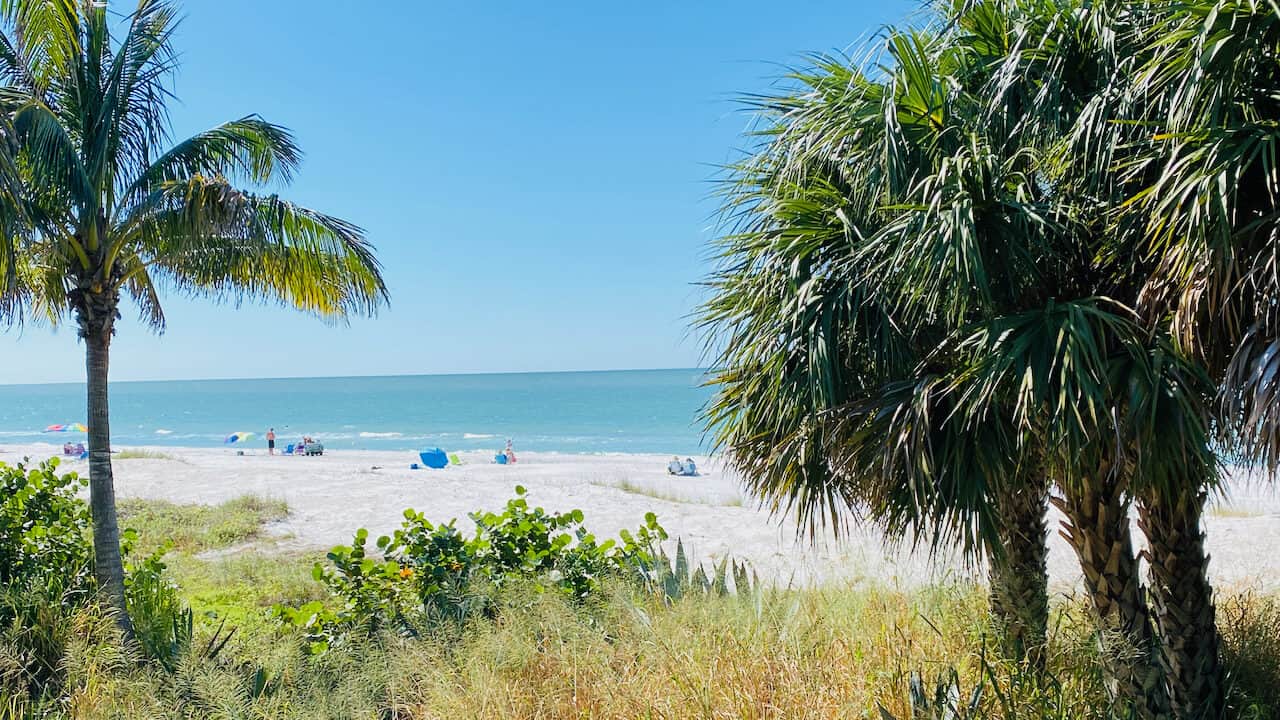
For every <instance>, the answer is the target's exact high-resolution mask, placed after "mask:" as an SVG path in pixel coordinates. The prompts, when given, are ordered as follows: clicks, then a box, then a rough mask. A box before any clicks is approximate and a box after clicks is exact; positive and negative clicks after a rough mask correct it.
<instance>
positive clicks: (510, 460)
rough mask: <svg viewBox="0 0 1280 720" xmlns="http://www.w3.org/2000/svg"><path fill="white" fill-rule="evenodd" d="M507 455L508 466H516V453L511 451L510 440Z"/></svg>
mask: <svg viewBox="0 0 1280 720" xmlns="http://www.w3.org/2000/svg"><path fill="white" fill-rule="evenodd" d="M505 454H506V456H507V464H508V465H514V464H515V462H516V451H515V450H512V449H511V441H510V440H508V441H507V449H506V452H505Z"/></svg>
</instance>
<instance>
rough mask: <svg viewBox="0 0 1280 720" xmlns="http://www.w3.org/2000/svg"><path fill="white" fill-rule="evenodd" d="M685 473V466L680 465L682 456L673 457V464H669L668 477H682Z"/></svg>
mask: <svg viewBox="0 0 1280 720" xmlns="http://www.w3.org/2000/svg"><path fill="white" fill-rule="evenodd" d="M683 472H684V465H681V464H680V456H678V455H673V456H671V462H669V463H667V474H668V475H680V474H681V473H683Z"/></svg>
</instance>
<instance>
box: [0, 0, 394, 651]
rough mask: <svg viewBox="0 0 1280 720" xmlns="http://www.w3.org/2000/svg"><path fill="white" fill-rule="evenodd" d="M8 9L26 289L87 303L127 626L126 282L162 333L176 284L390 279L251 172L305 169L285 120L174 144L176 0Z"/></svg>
mask: <svg viewBox="0 0 1280 720" xmlns="http://www.w3.org/2000/svg"><path fill="white" fill-rule="evenodd" d="M3 10H4V22H5V26H4V28H3V30H4V32H3V33H2V34H0V77H2V78H3V82H4V88H3V89H0V104H2V105H3V110H4V113H5V117H6V118H7V120H8V122H10V123H11V124H12V127H13V135H12V138H13V143H14V145H15V153H16V157H17V158H18V166H19V169H20V171H21V175H22V180H23V184H24V193H23V198H24V203H23V205H24V208H23V210H24V215H25V217H26V219H27V222H28V224H29V225H28V227H29V232H27V233H26V237H25V239H24V242H23V251H22V255H23V258H24V263H25V265H24V266H29V272H28V273H27V276H26V281H27V284H26V289H25V292H26V293H27V297H28V298H34V299H36V300H38V303H39V307H40V308H43V309H44V310H45V311H46V312H47V313H48V314H49V315H50V318H51V319H52V320H54V321H58V320H59V319H61V318H63V317H67V316H70V317H72V318H74V320H75V322H76V324H77V326H78V330H79V336H80V338H81V339H82V340H83V342H84V345H85V356H86V372H87V386H88V393H87V403H88V418H87V419H88V424H89V453H90V457H89V476H90V494H91V500H90V502H91V506H92V511H93V541H94V542H93V544H94V557H95V565H94V571H95V574H96V576H97V579H98V582H99V585H100V587H101V590H102V592H103V593H104V595H105V597H106V599H107V600H108V601H109V602H110V604H111V605H112V606H113V607H114V609H115V610H116V611H117V613H118V618H119V620H120V622H121V624H122V626H123V628H124V629H125V631H126V633H127V632H129V630H130V626H129V618H128V615H127V613H126V612H125V601H124V586H123V569H122V564H121V558H120V544H119V531H118V526H117V520H116V511H115V499H114V489H113V482H112V472H111V434H110V416H109V413H108V384H107V379H108V369H109V357H110V347H111V338H112V336H113V334H114V332H115V322H116V320H117V318H118V317H119V314H120V313H119V309H120V303H121V298H122V295H126V296H128V297H129V298H131V299H132V300H133V301H134V303H136V305H137V306H138V307H139V308H140V310H141V313H142V318H143V320H144V321H145V322H146V323H148V324H149V325H150V326H151V327H153V328H155V329H156V330H161V329H163V327H164V313H163V310H162V307H161V302H160V294H161V291H162V290H163V289H166V288H170V289H173V290H176V291H178V292H181V293H185V294H190V295H197V296H205V297H211V298H214V299H232V300H237V301H238V300H240V299H243V298H262V299H273V300H276V301H279V302H280V303H282V304H284V305H288V306H292V307H295V308H298V309H301V310H304V311H307V312H311V313H314V314H317V315H320V316H324V317H343V316H345V315H347V314H349V313H364V312H372V311H373V310H375V308H376V307H377V306H378V305H379V304H380V303H381V302H382V301H383V300H384V299H385V295H386V291H385V286H384V284H383V281H382V279H381V277H380V270H379V265H378V262H377V260H376V259H375V258H374V256H373V253H372V249H371V247H370V246H369V245H368V244H367V243H366V242H365V240H364V238H363V235H362V233H361V231H360V229H359V228H357V227H355V226H354V225H351V224H350V223H347V222H345V221H342V220H339V219H337V218H333V217H330V216H327V215H324V214H322V213H319V212H316V211H313V210H309V209H307V208H303V207H299V206H297V205H294V204H292V203H289V202H286V201H284V200H282V199H280V198H279V197H278V196H276V195H261V194H254V193H252V192H249V191H246V190H244V189H242V188H241V187H240V186H239V185H238V184H237V183H238V182H247V183H250V184H262V183H267V182H271V181H288V180H289V179H290V178H291V177H292V175H293V173H294V172H295V170H296V169H297V167H298V163H299V160H300V152H299V150H298V148H297V146H296V145H295V144H294V141H293V138H292V137H291V136H290V134H289V133H288V132H287V131H286V130H284V129H283V128H281V127H279V126H277V125H272V124H270V123H268V122H266V121H264V120H262V119H260V118H257V117H247V118H243V119H241V120H236V121H232V122H228V123H226V124H223V125H220V126H218V127H216V128H214V129H212V130H209V131H206V132H202V133H200V134H197V135H195V136H193V137H191V138H188V139H186V140H183V141H181V142H178V143H176V144H172V145H168V123H167V114H166V101H167V100H168V99H169V97H170V95H169V92H168V91H167V89H166V86H165V83H166V82H167V81H168V79H169V77H170V75H171V73H172V71H173V70H174V65H175V55H174V49H173V47H172V44H171V38H172V33H173V30H174V27H175V25H176V10H175V6H174V4H173V2H170V1H169V0H138V3H137V6H136V8H135V9H134V10H133V12H132V13H131V14H130V15H129V16H127V17H126V18H123V19H122V20H120V19H113V18H112V17H111V16H109V15H108V12H107V8H106V3H104V2H89V1H88V0H83V1H82V0H9V1H7V2H5V3H3ZM114 29H119V30H121V31H122V35H121V37H119V39H118V40H117V39H116V38H115V37H114V36H113V30H114ZM13 295H14V294H13V293H10V294H8V295H7V297H13Z"/></svg>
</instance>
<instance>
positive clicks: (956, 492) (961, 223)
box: [700, 32, 1048, 663]
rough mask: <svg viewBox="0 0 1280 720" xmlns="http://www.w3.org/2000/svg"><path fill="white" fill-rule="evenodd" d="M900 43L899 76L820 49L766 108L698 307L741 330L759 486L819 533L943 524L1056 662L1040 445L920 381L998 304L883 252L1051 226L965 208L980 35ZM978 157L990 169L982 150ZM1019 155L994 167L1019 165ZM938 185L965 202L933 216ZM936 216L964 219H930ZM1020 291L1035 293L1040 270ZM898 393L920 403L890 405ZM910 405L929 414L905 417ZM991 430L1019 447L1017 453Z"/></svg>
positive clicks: (721, 413) (1015, 630) (734, 379)
mask: <svg viewBox="0 0 1280 720" xmlns="http://www.w3.org/2000/svg"><path fill="white" fill-rule="evenodd" d="M886 44H887V46H888V50H887V53H886V54H887V57H888V60H889V62H890V63H891V64H890V65H889V66H888V68H887V70H886V74H885V77H884V79H882V80H877V81H873V80H871V79H869V78H868V77H867V76H866V75H864V74H863V73H861V72H860V71H859V70H858V69H857V67H856V66H854V65H851V64H850V63H848V62H847V61H844V60H843V59H833V58H817V59H816V64H817V67H816V69H815V70H814V71H811V72H800V73H795V74H794V75H793V76H792V79H793V80H795V81H798V82H799V83H800V84H801V90H800V91H799V92H796V93H792V94H784V95H780V96H777V97H760V98H754V99H753V100H752V105H753V106H754V107H755V108H756V109H757V110H759V111H761V113H762V114H763V115H765V116H766V117H767V118H769V124H768V125H766V126H765V127H764V129H763V130H762V131H761V134H762V135H763V136H764V137H765V139H766V140H767V142H766V144H765V146H764V147H763V148H762V150H761V151H760V153H759V154H758V155H757V156H755V157H753V158H751V159H749V160H747V161H745V162H743V163H741V164H739V165H737V166H735V167H734V168H732V169H731V182H730V183H729V184H728V185H727V186H726V193H725V216H726V219H727V220H728V222H729V223H730V224H731V225H733V226H734V228H733V230H732V231H731V232H730V233H728V234H727V235H726V236H725V238H724V239H723V240H722V245H721V257H722V260H723V264H722V267H721V269H720V271H719V272H718V273H717V274H716V275H715V276H714V277H713V278H712V280H711V283H710V285H711V287H712V289H713V294H712V296H711V298H710V299H709V300H708V302H707V303H706V304H705V305H704V306H703V308H702V313H701V318H700V319H701V323H702V325H703V327H704V328H705V329H707V330H709V331H710V334H711V335H712V336H713V337H716V338H722V339H723V342H724V346H723V349H722V351H721V352H720V354H719V357H718V358H717V361H716V362H715V363H714V364H715V365H716V366H717V367H718V368H720V370H719V371H718V374H717V375H716V377H715V378H714V380H713V383H714V384H715V385H717V387H718V389H719V392H718V394H717V396H716V399H715V400H714V401H713V403H712V404H711V405H710V406H709V408H708V413H707V419H708V422H709V426H710V427H711V428H712V430H713V432H714V433H715V437H716V441H717V443H718V444H719V445H720V446H721V447H723V448H724V449H725V450H726V451H727V454H728V456H729V458H730V459H731V460H732V461H733V462H734V463H735V464H736V465H737V466H738V467H739V468H740V469H741V470H742V471H743V474H744V476H745V477H747V478H748V482H750V483H752V484H753V487H754V490H755V492H756V493H757V494H759V495H760V496H762V497H763V498H765V499H766V501H767V502H769V503H770V505H771V506H772V507H773V509H774V510H775V511H776V510H783V509H786V510H794V511H796V512H797V513H798V514H799V515H800V517H801V518H802V519H803V520H806V521H808V525H809V527H810V528H811V529H812V528H813V527H815V526H816V525H819V524H825V523H828V522H829V523H831V524H833V525H834V526H835V527H836V528H837V529H839V527H840V518H841V517H843V516H844V512H845V511H846V509H847V508H850V507H854V508H860V509H862V510H864V511H866V512H869V513H870V515H871V516H872V518H873V519H875V520H877V521H879V522H880V523H882V524H883V525H884V526H885V527H886V528H887V529H888V530H889V531H890V533H891V534H892V535H896V536H902V537H905V536H914V537H917V538H920V537H922V536H930V537H932V541H931V542H932V544H933V546H934V547H935V548H936V547H937V546H939V545H943V544H949V543H950V542H951V541H952V540H955V541H959V542H961V543H962V545H963V546H964V548H965V550H966V552H968V553H969V554H972V555H978V554H983V555H985V556H986V557H988V558H989V559H990V561H991V580H992V582H991V585H992V608H993V610H994V611H995V612H996V614H997V622H998V624H1000V625H1001V626H1003V628H1004V629H1005V633H1004V637H1005V639H1006V642H1007V648H1008V649H1009V651H1010V653H1011V654H1012V655H1013V656H1015V657H1028V656H1031V657H1032V658H1033V659H1034V660H1035V662H1036V663H1039V662H1040V661H1041V660H1042V658H1041V657H1040V656H1039V654H1038V648H1039V647H1041V646H1043V644H1044V641H1045V632H1046V625H1047V615H1048V602H1047V592H1046V572H1045V555H1046V552H1045V539H1046V535H1047V531H1046V528H1045V520H1044V517H1045V509H1046V508H1045V498H1046V496H1047V475H1046V474H1045V468H1044V467H1043V466H1042V465H1041V464H1040V463H1039V462H1038V460H1037V459H1036V453H1034V452H1031V453H1028V454H1026V457H1025V461H1020V460H1019V459H1020V458H1021V457H1022V455H1023V454H1022V453H1021V450H1020V449H1018V448H1015V447H1013V446H1012V445H1010V444H1009V442H1008V440H1009V439H1010V437H1009V435H1008V434H1004V435H1003V436H1002V434H1001V433H994V434H990V435H984V434H983V433H973V432H971V431H969V430H970V429H966V430H965V431H963V432H962V431H961V427H960V425H959V424H958V423H946V422H941V423H939V422H938V421H939V420H942V419H943V418H945V417H946V413H944V412H941V411H937V412H931V411H930V401H929V399H928V395H929V394H928V393H927V392H926V393H925V394H924V395H923V396H916V395H913V393H912V392H911V390H912V389H915V388H924V387H929V378H928V377H920V376H919V373H921V372H925V373H926V374H929V373H933V372H935V371H937V370H939V369H945V368H947V367H949V365H948V361H949V360H948V358H947V357H945V356H944V355H943V354H939V353H936V352H934V351H933V350H934V348H936V347H937V346H938V345H939V343H941V342H943V341H944V340H945V339H946V337H947V336H948V333H949V332H951V329H952V328H954V327H956V325H957V324H958V323H963V322H968V321H970V320H972V319H973V317H975V316H977V315H981V314H982V313H983V312H986V310H984V309H983V308H982V307H980V306H981V305H982V302H983V301H987V302H990V301H992V299H991V298H960V297H951V298H947V299H946V303H947V304H945V305H944V306H941V307H938V306H932V307H925V306H924V304H921V303H917V302H916V298H915V297H914V296H913V293H914V291H915V290H916V289H917V288H918V287H920V286H915V287H912V286H910V285H903V284H901V283H900V281H901V280H903V279H905V278H907V277H908V276H913V277H918V276H914V275H913V273H914V272H915V271H926V272H927V271H930V270H932V269H933V268H937V267H939V265H935V264H932V263H931V262H928V261H930V260H932V259H935V258H936V256H932V255H927V254H926V255H921V256H919V258H918V260H924V261H926V262H924V263H920V262H918V263H917V264H916V265H915V266H914V267H913V268H912V269H910V270H907V271H903V270H901V269H894V268H886V267H884V266H883V265H882V264H881V263H882V261H883V260H884V259H885V258H884V248H886V247H889V246H891V245H893V244H894V243H896V242H899V241H901V240H902V239H903V238H904V237H910V236H914V235H916V234H918V233H929V232H935V231H941V232H944V233H947V238H948V239H950V240H954V239H956V238H957V237H958V236H960V235H965V234H969V235H968V237H969V239H972V234H973V233H976V234H977V235H978V236H979V237H986V236H987V235H989V234H991V233H1004V234H1006V235H1014V234H1019V233H1022V234H1025V233H1027V232H1030V233H1032V234H1034V233H1035V232H1036V230H1035V229H1034V227H1033V226H1037V225H1039V224H1040V223H1041V219H1040V218H1038V217H1037V215H1036V212H1035V208H1033V207H1032V206H1031V204H1028V203H1022V202H1020V201H1018V200H1016V199H1015V198H1013V196H1012V194H1010V195H1008V196H1005V197H1002V198H1000V199H999V200H996V201H995V202H992V203H990V204H989V206H987V207H983V208H981V209H979V210H978V212H977V214H976V215H975V214H972V213H971V214H969V215H967V216H966V215H965V213H964V212H963V211H962V210H960V209H959V204H961V203H964V202H968V201H972V199H973V198H972V197H970V196H969V195H967V194H966V193H967V191H969V190H971V189H973V188H971V187H956V186H954V184H953V183H955V182H956V178H959V183H961V184H963V183H965V182H966V181H968V180H972V179H974V177H975V175H974V174H973V173H979V174H980V173H982V172H985V171H988V170H990V169H991V168H989V167H987V166H984V165H983V164H982V162H981V161H986V160H989V159H990V157H989V156H988V155H985V154H984V153H986V152H987V151H988V150H990V148H988V147H987V146H986V145H984V144H983V143H980V142H979V143H976V147H975V142H974V138H972V137H971V136H969V135H968V134H967V133H966V131H965V129H964V123H965V122H966V120H967V118H969V117H970V116H971V113H972V112H973V111H974V110H975V109H976V106H975V105H974V101H973V98H971V97H969V96H968V95H967V94H965V93H960V94H953V93H951V92H949V89H948V88H949V86H951V85H954V84H961V85H962V86H967V87H974V86H978V85H980V83H981V81H982V80H981V76H982V68H981V58H980V57H979V56H980V55H981V53H982V52H983V51H982V50H979V49H976V48H977V47H978V46H977V44H976V43H975V44H970V45H964V46H961V48H960V49H959V50H956V49H955V48H954V47H948V46H946V45H945V44H944V43H943V42H942V39H941V38H940V37H936V36H933V35H931V34H928V33H897V32H895V33H890V35H889V36H888V40H887V43H886ZM944 48H945V49H944ZM886 118H888V119H890V121H889V122H886ZM970 151H974V152H973V154H970ZM975 156H981V157H980V158H979V159H980V161H979V162H974V163H971V162H968V161H969V160H973V159H974V158H975ZM957 157H958V158H961V160H960V162H959V163H956V162H953V159H954V158H957ZM1017 165H1018V160H1017V159H1014V160H1011V161H1010V166H1011V167H1010V168H998V169H997V170H998V172H999V171H1004V170H1009V171H1010V172H1012V173H1013V174H1015V175H1016V174H1017V172H1018V170H1017ZM931 183H933V184H931ZM939 183H940V184H942V185H945V186H946V187H945V188H940V187H938V186H937V185H938V184H939ZM933 190H938V191H940V192H952V193H953V195H952V197H956V196H957V194H958V196H959V197H960V199H959V200H958V201H957V205H956V207H954V208H951V209H953V210H957V213H943V214H941V215H940V214H937V213H933V214H931V213H932V211H936V210H937V208H936V207H930V208H928V210H929V211H930V212H920V211H919V210H921V209H922V208H923V207H924V206H922V205H920V204H919V203H920V197H921V193H922V192H926V193H927V192H930V191H933ZM1001 192H1004V191H1003V189H1002V190H1001ZM930 217H934V218H937V217H944V218H945V220H951V221H954V223H953V224H951V225H948V226H947V227H945V228H936V227H935V228H922V227H920V224H919V223H920V221H921V220H922V219H927V218H930ZM940 247H941V246H940V245H939V246H937V247H935V248H934V249H939V248H940ZM900 259H901V258H900ZM984 259H985V260H987V261H990V262H991V267H990V271H991V272H995V273H1000V272H1004V273H1006V274H1003V275H1001V277H1002V278H1004V279H1010V278H1012V277H1014V276H1015V275H1016V274H1017V273H1018V272H1022V274H1023V275H1024V276H1025V270H1026V268H1025V267H1024V268H1022V270H1021V271H1014V270H1013V268H1011V267H1010V266H1009V263H1008V262H1004V261H1002V260H1000V258H998V257H995V256H991V257H988V258H984ZM1011 262H1012V264H1013V265H1018V264H1022V265H1025V263H1020V262H1019V261H1018V260H1016V259H1015V260H1013V261H1011ZM926 264H927V266H926ZM941 267H942V268H947V267H950V265H949V264H948V263H945V262H944V263H942V264H941ZM980 272H982V271H981V270H980ZM936 279H937V280H938V282H939V283H953V285H952V286H955V285H963V284H965V283H968V282H969V281H971V280H972V278H971V277H966V278H960V277H939V278H936ZM1009 287H1010V288H1012V289H1013V290H1014V293H1015V294H1016V293H1017V292H1021V291H1023V290H1025V287H1026V283H1025V277H1024V278H1022V279H1021V280H1019V282H1015V283H1011V284H1010V286H1009ZM932 297H935V298H936V297H937V294H934V295H932ZM1001 299H1002V300H1006V299H1007V298H1005V297H1002V298H1001ZM922 364H923V365H922ZM890 386H892V387H894V388H896V390H889V389H888V388H889V387H890ZM898 390H906V391H907V392H905V393H900V392H897V391H898ZM920 397H924V398H925V400H924V401H923V405H921V404H920V403H919V399H920ZM885 398H894V399H901V400H903V402H904V405H903V406H902V407H899V408H897V409H894V408H891V407H888V406H886V405H885V404H884V402H885ZM855 406H857V409H854V408H855ZM913 408H914V409H921V410H922V412H921V413H919V414H916V415H914V416H913V415H911V414H910V413H909V412H905V411H908V410H911V409H913ZM850 417H856V418H859V419H861V420H864V421H865V422H850V421H849V418H850ZM906 418H910V421H907V420H906ZM886 420H887V421H888V422H887V423H885V422H879V421H886ZM895 423H896V424H895ZM906 425H911V426H912V427H915V428H917V430H914V431H913V430H912V429H910V428H908V427H906ZM921 438H924V439H926V441H924V442H921V443H920V444H918V445H912V443H913V442H914V441H916V440H919V439H921ZM943 438H946V439H947V440H949V441H950V444H946V443H942V442H941V441H942V439H943ZM994 442H1003V444H1002V445H999V446H998V447H1000V448H1001V451H993V450H994V448H996V447H997V446H996V445H992V444H990V443H994ZM984 443H986V444H984ZM935 445H936V446H938V447H940V448H941V450H940V451H939V452H938V453H934V452H933V450H932V448H933V447H934V446H935ZM974 460H984V461H983V462H971V461H974ZM1010 461H1012V462H1010Z"/></svg>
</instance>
